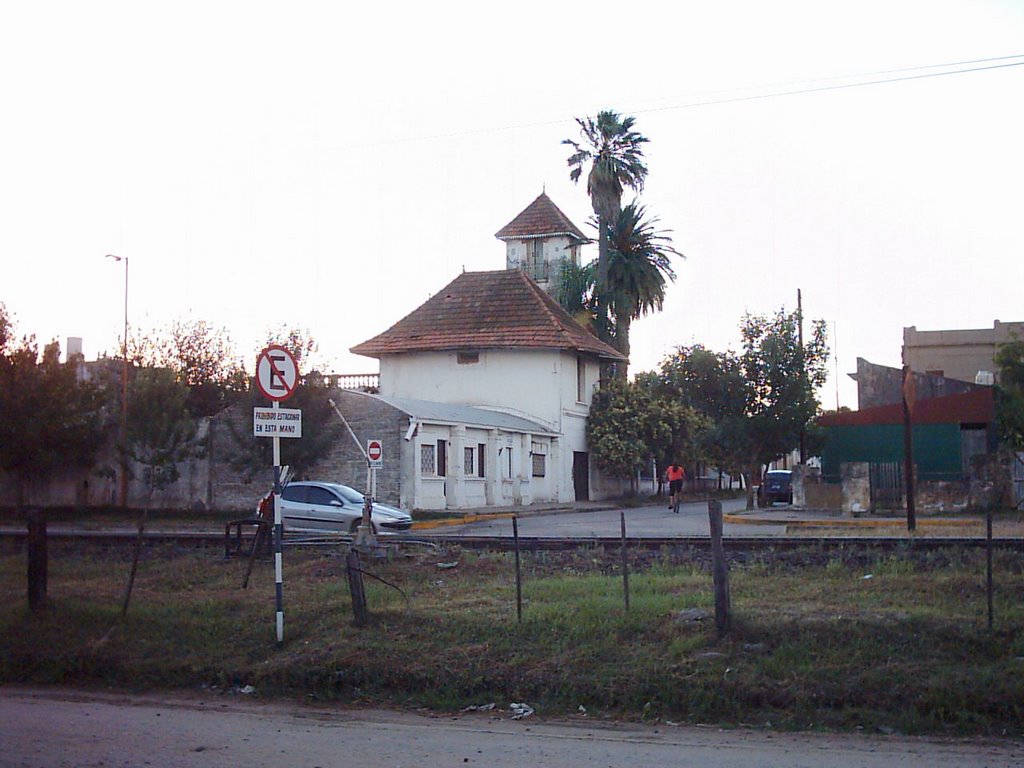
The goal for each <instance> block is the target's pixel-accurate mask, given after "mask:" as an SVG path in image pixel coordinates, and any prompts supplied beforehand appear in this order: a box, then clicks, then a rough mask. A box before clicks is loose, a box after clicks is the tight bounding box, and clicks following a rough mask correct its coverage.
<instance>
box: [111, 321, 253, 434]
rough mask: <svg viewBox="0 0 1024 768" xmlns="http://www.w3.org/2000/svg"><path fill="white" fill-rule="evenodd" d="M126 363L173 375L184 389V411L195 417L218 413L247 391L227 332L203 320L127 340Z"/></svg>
mask: <svg viewBox="0 0 1024 768" xmlns="http://www.w3.org/2000/svg"><path fill="white" fill-rule="evenodd" d="M129 359H130V360H132V361H133V363H134V365H135V367H137V368H138V367H153V368H168V369H170V370H172V371H174V373H175V376H176V378H177V380H178V381H180V382H182V383H183V384H185V386H187V387H188V398H187V400H186V407H187V408H188V411H189V413H191V414H192V415H193V416H196V417H203V416H213V415H215V414H217V413H220V411H222V410H224V408H226V407H227V406H229V405H231V404H232V403H233V402H236V401H238V400H239V399H240V397H241V395H242V394H243V393H244V392H245V391H247V390H248V388H249V382H248V375H247V374H246V372H245V368H244V366H243V365H242V363H241V361H240V360H239V357H238V354H237V353H236V351H235V347H234V344H233V343H232V341H231V337H230V336H229V335H228V332H227V330H226V329H224V328H215V327H213V326H211V325H210V324H209V323H207V322H206V321H204V320H188V321H184V320H177V321H175V322H174V323H172V324H171V326H170V328H168V329H166V330H162V331H154V332H153V333H151V334H149V335H141V336H139V337H138V338H135V339H133V340H131V342H130V344H129Z"/></svg>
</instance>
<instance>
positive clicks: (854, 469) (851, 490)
mask: <svg viewBox="0 0 1024 768" xmlns="http://www.w3.org/2000/svg"><path fill="white" fill-rule="evenodd" d="M840 475H841V477H842V506H841V509H842V511H843V514H846V515H860V514H864V513H866V512H869V511H870V510H871V481H870V478H869V477H868V464H867V463H866V462H849V463H846V464H843V465H842V466H841V467H840Z"/></svg>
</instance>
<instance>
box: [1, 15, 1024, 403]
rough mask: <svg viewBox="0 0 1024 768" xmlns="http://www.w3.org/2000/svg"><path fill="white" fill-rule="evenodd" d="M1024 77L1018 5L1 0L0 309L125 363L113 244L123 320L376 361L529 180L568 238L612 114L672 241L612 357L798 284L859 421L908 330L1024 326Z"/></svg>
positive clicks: (699, 333)
mask: <svg viewBox="0 0 1024 768" xmlns="http://www.w3.org/2000/svg"><path fill="white" fill-rule="evenodd" d="M1008 57H1016V58H1008ZM982 59H998V60H993V61H988V62H984V63H974V64H962V65H960V64H957V63H958V62H978V61H979V60H982ZM1020 64H1024V2H1021V0H1013V1H1010V0H1005V1H1003V2H997V1H996V0H964V1H963V2H944V1H943V0H926V1H924V2H901V1H900V0H886V1H884V2H874V1H873V0H868V1H866V2H865V1H861V2H857V3H841V4H840V3H833V2H826V1H823V0H816V1H814V2H785V1H782V2H773V3H763V2H719V3H709V2H706V0H705V1H702V2H676V3H665V2H656V3H655V2H633V3H621V2H618V3H605V2H589V3H561V2H557V0H556V1H555V2H551V1H550V0H548V2H544V3H534V2H520V3H514V4H504V5H493V4H487V3H479V2H472V3H470V2H466V3H451V2H443V1H442V2H435V3H429V4H428V3H419V2H417V3H402V2H398V3H376V4H374V3H365V4H364V3H359V4H343V3H326V2H325V3H303V2H293V3H272V4H271V3H263V2H245V3H242V2H202V3H192V2H174V3H149V2H137V1H136V2H125V3H112V2H104V1H103V0H93V1H92V2H88V3H80V2H75V3H70V2H55V3H29V2H25V3H7V4H5V5H4V9H3V10H2V11H0V72H2V73H3V74H2V75H0V104H2V105H3V118H2V120H0V216H2V226H0V254H2V257H0V258H2V260H3V265H4V267H5V269H4V279H3V290H2V291H0V301H2V302H4V303H5V304H6V305H7V308H8V310H9V311H10V312H12V313H13V314H14V316H15V321H16V324H17V329H18V330H19V331H20V332H22V333H34V334H36V335H37V337H38V338H39V339H40V341H46V340H49V339H51V338H56V339H59V340H60V341H61V345H62V347H64V345H65V340H66V338H67V337H68V336H81V337H83V338H84V345H85V353H86V356H87V358H90V359H91V358H93V357H95V356H96V355H97V354H101V353H103V352H108V353H111V354H114V353H116V352H117V349H118V346H119V341H118V339H119V337H120V333H121V328H122V324H123V309H124V305H123V300H124V295H123V290H124V272H123V264H117V263H115V262H113V261H112V260H109V259H105V258H104V255H105V254H107V253H113V254H118V255H121V256H126V257H128V258H129V296H128V301H129V306H128V312H129V321H130V323H131V325H132V327H133V328H141V329H143V330H148V329H152V328H154V327H161V326H165V325H166V324H168V323H170V322H171V321H173V320H175V319H186V320H187V319H193V320H205V321H207V322H209V323H211V324H213V325H214V326H217V327H224V328H226V329H227V330H228V331H229V333H230V335H231V337H232V339H233V340H234V342H235V344H236V346H237V347H238V349H239V352H240V354H241V355H242V356H243V357H244V358H245V360H246V363H247V366H248V368H249V369H250V371H251V370H252V368H253V363H254V362H255V356H256V353H257V352H258V350H259V348H260V347H261V346H262V342H263V341H264V340H265V339H266V337H267V333H268V329H272V328H276V327H279V326H282V325H284V326H289V327H301V328H305V329H308V330H309V332H310V333H311V334H312V335H313V336H314V337H315V338H316V339H317V340H318V341H319V344H320V361H319V362H320V364H321V367H322V368H325V369H330V370H332V371H336V372H349V373H361V372H368V371H375V370H376V369H377V363H376V361H375V360H372V359H367V358H360V357H356V356H353V355H350V354H349V353H348V348H349V347H351V346H353V345H355V344H357V343H359V342H361V341H364V340H365V339H367V338H369V337H371V336H373V335H375V334H377V333H379V332H380V331H382V330H384V329H385V328H387V327H388V326H390V325H391V324H392V323H394V322H395V321H397V320H398V319H400V318H401V317H403V316H404V315H406V314H408V313H409V312H410V311H412V310H413V309H414V308H415V307H417V306H418V305H419V304H420V303H422V302H423V301H425V300H426V299H427V298H428V297H429V296H430V295H431V294H432V293H434V292H436V291H437V290H439V289H440V288H441V287H443V286H444V285H445V284H447V283H448V282H450V281H451V280H452V279H454V278H455V277H456V276H457V275H458V274H459V272H461V271H462V270H463V269H466V270H486V269H501V268H503V267H504V246H503V244H502V243H501V242H499V241H498V240H496V239H494V233H495V232H496V231H498V229H500V228H501V227H502V226H503V225H505V224H506V223H508V222H509V221H510V220H511V219H512V218H513V217H514V216H515V215H516V214H518V213H519V212H520V211H521V210H522V209H523V208H525V207H526V205H528V204H529V203H530V202H531V201H532V200H533V199H534V198H535V197H536V196H537V195H538V194H539V193H540V192H541V190H542V189H543V188H546V190H547V193H548V195H549V196H550V197H551V198H552V199H553V200H554V201H555V203H556V204H557V205H558V206H559V207H561V208H562V210H563V211H565V212H566V214H568V215H569V217H570V218H572V219H573V220H574V221H575V222H576V223H577V225H579V226H580V227H581V228H585V227H586V222H587V220H588V219H589V217H590V215H591V209H590V204H589V200H588V199H587V196H586V190H585V185H579V186H576V185H573V184H572V183H571V182H570V181H569V178H568V171H567V167H566V162H565V161H566V158H567V156H568V154H569V152H568V151H567V150H568V148H567V147H565V146H562V145H561V144H560V141H561V140H562V139H564V138H568V137H572V138H576V137H577V136H578V129H577V126H576V124H575V122H574V120H573V118H574V117H580V116H585V115H593V114H595V113H596V112H597V111H598V110H600V109H608V108H611V109H615V110H617V111H620V112H623V113H626V114H632V115H634V116H635V117H636V120H637V122H636V127H637V129H638V130H639V131H640V132H641V133H643V134H644V135H646V136H647V137H648V138H649V139H650V144H649V145H648V148H647V158H648V165H649V168H650V174H649V177H648V183H647V186H646V188H645V190H644V193H643V196H642V201H643V202H644V204H645V205H646V206H647V208H648V210H649V212H650V213H652V214H653V215H656V216H658V217H659V218H660V220H661V226H662V227H664V228H667V229H671V230H672V231H673V234H674V238H675V244H676V247H677V248H678V249H679V250H681V251H682V252H683V253H684V254H686V256H687V258H686V260H685V261H680V262H678V263H677V264H676V271H677V273H678V280H677V281H676V283H675V284H673V285H672V286H671V287H670V288H669V291H668V298H667V301H666V305H665V311H664V312H663V313H662V314H660V315H657V316H653V317H648V318H645V319H642V320H640V321H638V322H636V323H635V324H634V325H633V337H632V339H633V360H632V370H633V371H639V370H648V369H652V368H654V367H656V366H657V365H658V363H659V362H660V360H661V359H662V358H663V357H664V356H665V355H666V354H667V353H669V352H671V351H672V349H673V348H674V347H675V346H676V345H678V344H692V343H694V342H700V343H703V344H705V345H706V346H709V347H711V348H713V349H725V348H727V347H730V346H731V347H733V348H737V347H738V323H739V320H740V318H741V317H742V315H743V313H744V312H748V311H749V312H751V313H770V312H774V311H775V310H777V309H779V308H780V307H783V306H784V307H785V308H786V309H790V310H791V309H794V308H795V306H796V295H797V289H798V288H799V289H802V292H803V298H804V309H805V315H806V316H807V317H809V318H823V319H825V320H826V321H828V323H829V329H830V334H833V333H834V334H835V335H834V338H833V347H834V349H835V350H836V351H837V352H838V357H837V360H836V361H835V362H833V363H830V368H831V369H832V371H833V373H834V372H835V371H838V373H839V387H838V397H839V399H840V401H841V403H842V404H843V405H849V406H855V405H856V394H855V392H856V390H855V386H854V384H853V382H852V381H849V379H848V378H847V376H846V374H847V373H848V372H850V371H853V370H854V369H855V366H856V358H857V357H858V356H859V357H865V358H867V359H869V360H871V361H873V362H876V363H880V364H886V365H899V364H900V345H901V343H902V329H903V327H904V326H910V325H916V326H917V328H918V329H919V330H925V329H941V328H983V327H991V326H992V322H993V320H995V319H997V318H998V319H1000V320H1003V321H1015V320H1024V302H1022V299H1021V296H1022V286H1024V183H1022V179H1024V151H1022V136H1024V66H1018V65H1020ZM938 65H954V66H938ZM1007 65H1009V66H1007ZM982 67H996V68H987V69H980V68H982ZM962 69H979V71H973V72H964V73H959V74H943V73H948V72H952V71H954V70H962ZM879 73H886V74H879ZM918 75H934V76H929V77H924V78H919V77H916V76H918ZM911 77H915V78H916V79H903V80H899V81H897V82H886V83H881V84H874V85H861V86H858V87H849V88H833V89H830V90H820V89H821V88H823V87H828V86H837V85H844V84H853V83H864V82H867V81H873V80H889V79H894V78H911ZM814 89H819V90H814ZM801 90H803V91H810V92H805V93H797V94H790V95H776V96H768V95H769V94H782V93H787V92H792V91H801ZM761 96H768V97H767V98H750V97H761ZM626 199H627V201H628V199H629V195H628V194H627V198H626ZM590 255H591V256H593V255H596V247H595V248H593V249H592V253H591V254H590ZM821 396H822V400H823V403H824V405H825V406H826V407H834V406H835V402H836V398H837V386H836V380H835V378H832V379H830V381H829V382H828V384H827V385H826V387H825V389H824V390H823V392H822V393H821Z"/></svg>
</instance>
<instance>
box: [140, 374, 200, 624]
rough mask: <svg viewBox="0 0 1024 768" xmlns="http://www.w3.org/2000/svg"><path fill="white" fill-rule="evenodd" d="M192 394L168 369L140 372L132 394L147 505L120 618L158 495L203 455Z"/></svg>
mask: <svg viewBox="0 0 1024 768" xmlns="http://www.w3.org/2000/svg"><path fill="white" fill-rule="evenodd" d="M189 394H190V390H189V388H188V386H187V385H186V384H185V383H184V382H183V381H181V380H180V379H179V378H178V377H177V375H176V374H175V372H174V371H172V370H170V369H168V368H152V367H145V368H137V369H136V370H135V372H134V375H133V377H132V380H131V382H130V385H129V389H128V419H127V422H128V423H127V428H128V431H127V440H126V450H127V451H128V455H129V457H130V458H131V459H132V460H133V461H135V462H136V463H138V464H139V465H140V466H141V467H142V472H143V479H144V480H145V482H146V489H147V493H146V503H145V504H144V505H143V507H142V509H141V511H140V513H139V530H138V536H137V537H136V539H135V550H134V554H133V557H132V567H131V573H130V575H129V577H128V584H127V586H126V587H125V593H124V601H123V603H122V607H121V613H122V614H126V613H128V605H129V602H130V600H131V595H132V587H133V586H134V584H135V574H136V572H137V571H138V567H139V558H140V556H141V554H142V535H143V532H144V531H145V528H146V513H147V510H148V508H149V505H150V503H151V502H152V499H153V493H154V492H155V491H157V490H163V489H165V488H167V487H169V486H170V485H172V484H173V483H174V482H176V481H177V480H178V478H179V477H180V476H181V472H180V470H179V468H178V467H179V465H180V464H181V462H183V461H187V460H188V459H190V458H192V457H195V456H199V455H201V453H202V449H201V445H200V443H199V441H198V439H197V432H198V427H199V422H198V419H197V417H195V416H193V415H192V414H191V413H190V412H189V409H188V400H189Z"/></svg>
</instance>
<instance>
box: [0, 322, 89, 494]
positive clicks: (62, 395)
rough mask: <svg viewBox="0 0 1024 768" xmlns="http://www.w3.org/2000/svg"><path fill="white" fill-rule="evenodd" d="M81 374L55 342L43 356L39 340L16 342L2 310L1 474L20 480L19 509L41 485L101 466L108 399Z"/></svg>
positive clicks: (47, 348)
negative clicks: (99, 455)
mask: <svg viewBox="0 0 1024 768" xmlns="http://www.w3.org/2000/svg"><path fill="white" fill-rule="evenodd" d="M77 373H78V372H77V369H76V368H75V366H73V365H66V364H62V363H61V362H60V345H59V344H58V343H57V342H55V341H54V342H51V343H50V344H47V345H46V347H44V349H43V352H42V355H40V353H39V348H38V346H37V345H36V341H35V337H33V336H26V337H24V338H22V340H21V341H20V342H18V343H15V342H14V332H13V328H12V323H11V320H10V317H9V315H8V314H7V312H6V309H4V308H3V305H0V469H2V470H5V471H7V472H10V473H12V474H13V476H14V477H15V479H16V481H17V483H18V486H17V495H18V502H17V503H18V505H19V506H21V505H23V504H25V503H26V501H27V500H28V494H29V492H30V489H31V486H32V484H33V482H34V481H35V480H37V479H43V478H47V476H48V475H50V474H52V473H54V472H57V471H59V470H64V469H67V468H69V467H71V468H80V469H82V470H87V469H89V468H90V467H91V466H92V465H93V463H94V462H95V459H96V455H97V451H98V449H99V446H100V445H101V444H102V442H103V434H104V429H105V428H106V426H107V425H106V424H105V421H104V418H103V416H104V411H103V404H104V400H103V397H102V392H101V391H100V389H99V387H96V386H94V385H93V384H90V383H88V382H85V381H80V380H79V378H78V375H77Z"/></svg>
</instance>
